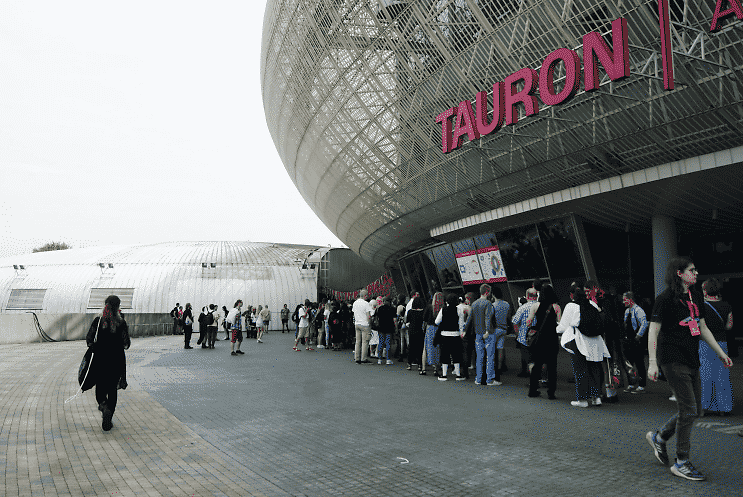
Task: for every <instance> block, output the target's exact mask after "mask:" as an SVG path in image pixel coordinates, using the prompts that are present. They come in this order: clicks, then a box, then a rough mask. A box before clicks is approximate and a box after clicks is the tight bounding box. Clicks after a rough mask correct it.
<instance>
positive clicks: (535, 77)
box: [505, 67, 539, 126]
mask: <svg viewBox="0 0 743 497" xmlns="http://www.w3.org/2000/svg"><path fill="white" fill-rule="evenodd" d="M519 81H524V88H523V89H522V90H521V91H519V92H516V83H518V82H519ZM538 82H539V74H537V71H535V70H534V69H530V68H527V67H525V68H524V69H521V70H519V71H516V72H515V73H513V74H511V75H510V76H508V77H507V78H506V81H505V85H506V102H505V107H506V126H511V125H513V124H516V123H517V122H518V121H519V114H518V111H517V110H516V104H517V103H519V102H521V103H523V104H524V107H525V108H526V115H527V116H533V115H535V114H539V102H538V101H537V97H536V96H535V95H534V92H535V91H536V89H537V83H538ZM514 92H515V93H514Z"/></svg>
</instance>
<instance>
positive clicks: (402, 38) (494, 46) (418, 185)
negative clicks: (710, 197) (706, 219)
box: [261, 0, 743, 267]
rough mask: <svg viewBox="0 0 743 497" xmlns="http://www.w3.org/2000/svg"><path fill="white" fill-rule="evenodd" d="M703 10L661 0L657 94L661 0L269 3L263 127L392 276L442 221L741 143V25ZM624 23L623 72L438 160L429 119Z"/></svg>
mask: <svg viewBox="0 0 743 497" xmlns="http://www.w3.org/2000/svg"><path fill="white" fill-rule="evenodd" d="M723 3H724V5H727V3H725V2H723ZM714 9H715V2H714V1H709V2H703V3H700V2H698V1H693V0H672V1H670V21H671V29H670V33H671V41H672V44H673V57H674V60H675V80H676V88H675V89H674V90H673V91H666V90H664V82H663V73H662V69H661V68H662V65H661V59H662V55H661V36H660V31H659V30H660V28H659V14H658V2H657V1H656V0H652V1H648V0H638V1H633V2H616V1H613V0H606V1H601V0H541V1H521V0H490V1H485V0H410V1H393V0H384V1H382V0H379V1H378V0H268V3H267V6H266V12H265V18H264V28H263V29H264V31H263V44H262V54H261V81H262V88H263V104H264V110H265V114H266V120H267V123H268V127H269V129H270V132H271V135H272V137H273V140H274V144H275V146H276V148H277V150H278V152H279V154H280V156H281V158H282V161H283V163H284V165H285V167H286V169H287V171H288V172H289V175H290V177H291V178H292V179H293V181H294V183H295V184H296V185H297V188H298V189H299V191H300V193H301V194H302V196H303V197H304V198H305V200H306V201H307V202H308V203H309V204H310V206H311V207H312V208H313V210H314V211H315V213H316V214H317V215H318V216H319V217H320V219H321V220H322V221H323V222H324V223H325V224H326V225H327V226H328V227H329V228H330V229H331V230H332V231H333V232H334V233H335V234H336V235H337V236H338V237H339V238H340V239H341V240H343V241H344V242H345V243H346V244H348V246H349V247H350V248H351V249H353V250H354V251H355V252H357V253H359V254H360V255H361V256H362V257H363V258H364V259H366V260H368V261H369V262H371V263H373V264H375V265H378V266H386V267H390V266H392V265H394V264H395V262H396V260H397V258H399V257H400V255H402V254H403V253H404V252H405V251H407V250H409V249H411V248H415V247H417V246H421V245H425V244H427V243H430V242H431V241H432V240H431V230H432V229H434V228H436V227H438V226H442V225H445V224H446V223H451V222H452V221H454V220H458V219H463V218H466V217H467V216H471V215H473V214H477V213H481V212H485V211H488V210H491V209H496V208H499V207H502V206H505V205H509V204H514V203H516V202H521V201H525V200H528V199H532V198H534V197H537V196H540V195H545V194H548V193H551V192H555V191H559V190H564V189H566V188H572V187H577V186H580V185H585V184H588V183H592V182H595V181H599V180H604V179H606V178H611V177H615V176H617V175H620V174H627V173H632V172H635V171H640V170H642V169H645V168H648V167H652V166H655V165H658V164H662V163H667V162H669V161H676V160H682V159H686V158H689V157H695V156H700V155H703V154H711V153H713V152H717V151H720V150H726V149H731V148H733V147H737V146H740V145H741V144H743V133H741V132H740V129H741V122H742V121H743V97H742V96H741V95H743V82H742V81H741V78H740V74H741V71H743V50H741V36H740V32H741V26H743V23H742V22H741V21H740V20H737V19H736V18H735V16H732V17H731V16H728V19H726V21H725V22H724V23H723V24H724V26H723V28H722V29H721V30H719V31H717V32H715V33H712V32H710V23H711V21H712V19H713V15H714ZM618 18H625V19H626V21H627V26H628V46H629V67H630V76H629V77H627V78H625V79H623V80H621V81H611V80H609V79H608V78H607V77H606V75H605V72H604V70H603V69H600V76H601V78H600V85H599V88H598V90H595V91H592V92H586V91H584V88H583V86H582V85H581V87H580V88H579V89H578V91H577V94H576V95H575V97H574V98H573V99H572V100H570V101H569V102H565V103H563V104H560V105H554V106H551V107H549V106H542V108H541V112H540V113H539V114H537V115H533V116H530V117H528V118H525V111H524V109H523V108H521V109H520V110H519V113H520V117H521V119H520V120H519V122H518V123H516V124H514V125H511V126H504V127H503V129H501V130H500V131H499V132H497V133H492V134H489V135H486V136H482V137H481V138H479V139H477V140H475V141H474V142H472V143H465V145H464V146H462V147H461V148H459V149H457V150H455V151H453V152H451V153H448V154H443V153H442V137H441V135H442V130H441V125H439V124H436V122H435V119H436V116H437V115H439V114H440V113H441V112H443V111H445V110H446V109H448V108H451V107H456V106H457V105H459V103H460V102H461V101H463V100H472V101H473V103H474V100H475V94H476V93H477V92H479V91H482V90H488V89H489V88H492V85H493V84H494V83H496V82H499V81H504V79H505V78H506V77H508V76H509V75H511V74H513V73H514V72H516V71H519V70H521V69H522V68H532V69H536V70H537V71H538V70H539V69H540V67H541V65H542V61H543V60H544V58H545V57H546V56H547V55H548V54H550V53H551V52H553V51H555V50H556V49H558V48H569V49H573V50H575V51H576V52H577V53H578V54H579V55H580V57H581V58H583V50H582V39H583V36H584V35H585V34H587V33H589V32H593V31H595V32H598V33H599V34H601V35H603V36H604V39H606V40H607V42H609V43H611V42H610V41H609V40H610V36H611V30H612V21H614V20H615V19H618ZM599 66H600V65H599ZM561 71H562V73H561ZM556 76H557V80H558V84H559V80H560V77H563V76H564V69H560V68H559V67H558V69H557V73H556ZM491 99H492V93H490V94H489V96H488V100H489V101H492V100H491Z"/></svg>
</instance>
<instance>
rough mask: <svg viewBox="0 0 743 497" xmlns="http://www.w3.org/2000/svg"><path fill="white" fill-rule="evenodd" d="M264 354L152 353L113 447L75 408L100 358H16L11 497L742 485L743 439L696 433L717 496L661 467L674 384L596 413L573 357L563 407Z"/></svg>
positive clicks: (85, 398)
mask: <svg viewBox="0 0 743 497" xmlns="http://www.w3.org/2000/svg"><path fill="white" fill-rule="evenodd" d="M265 341H266V342H267V343H265V344H260V345H258V344H255V343H254V342H253V341H247V342H246V343H244V345H243V350H245V351H246V355H245V356H242V357H231V356H230V355H229V352H228V351H227V350H228V343H227V342H224V341H220V342H217V348H216V350H200V349H199V348H198V347H197V348H196V349H194V350H189V351H184V350H183V342H182V337H172V336H171V337H167V336H166V337H151V338H138V339H135V340H134V341H133V345H132V348H131V349H130V350H129V351H128V352H127V368H128V373H127V377H128V380H129V384H130V386H129V388H128V389H127V390H125V391H119V405H118V407H117V409H116V414H115V416H114V420H113V421H114V428H113V430H111V431H110V432H108V433H104V432H103V431H102V430H101V415H100V413H99V412H98V410H97V409H96V404H95V396H94V394H93V392H92V391H90V392H86V393H85V394H83V395H82V396H81V397H79V398H77V399H75V400H73V401H72V402H70V403H68V404H65V403H64V401H65V399H67V398H69V397H71V396H72V395H73V394H74V393H75V391H76V389H77V386H78V385H77V381H76V373H77V367H78V364H79V361H80V358H81V357H82V354H83V352H84V350H85V344H84V342H61V343H44V344H24V345H2V346H0V421H2V425H0V426H1V427H2V428H1V430H2V431H1V432H0V448H2V449H4V450H1V451H0V468H3V470H2V471H3V472H2V478H1V479H0V495H3V496H15V495H20V496H24V497H25V496H36V495H39V496H47V495H49V496H52V495H53V496H57V495H73V496H78V495H96V496H97V495H120V496H128V495H137V496H153V497H154V496H161V495H164V496H171V495H173V496H188V495H196V496H226V495H228V496H232V495H235V496H247V495H270V496H273V495H293V496H302V495H344V496H346V495H354V494H356V495H364V496H365V495H389V496H399V495H451V496H457V497H460V496H483V495H526V494H529V495H622V496H623V497H624V496H626V495H632V496H633V497H639V496H644V495H648V496H650V495H657V494H658V493H667V492H674V493H676V494H680V495H683V494H689V493H690V492H691V493H693V494H694V495H734V494H735V493H736V492H737V491H738V490H739V489H740V488H741V485H742V484H743V480H742V478H741V473H740V471H739V468H740V464H741V461H742V460H743V457H742V456H741V453H742V452H741V450H740V440H742V439H740V438H739V437H737V436H735V435H730V434H727V435H726V434H724V433H721V432H716V431H714V430H713V429H701V428H695V430H694V434H693V436H694V437H695V438H697V441H693V448H694V453H695V455H696V454H699V456H698V459H697V458H696V457H695V459H694V460H695V462H696V461H697V460H698V461H702V462H703V464H701V465H700V466H701V467H702V468H704V469H705V470H706V472H708V476H710V480H711V481H710V482H705V483H701V484H700V483H695V482H687V481H684V480H681V479H679V478H676V477H673V476H671V475H670V473H669V472H668V469H667V468H663V467H662V466H660V465H658V464H657V463H656V462H655V461H654V458H653V456H652V453H650V450H649V447H647V446H646V445H647V444H646V442H645V441H644V439H643V433H644V432H643V430H645V429H647V428H646V427H654V426H659V423H660V422H661V421H662V420H664V419H665V418H666V417H667V416H668V414H669V413H670V412H671V410H672V404H671V403H669V402H668V401H667V396H668V394H667V392H666V389H667V387H666V386H665V385H663V384H655V385H652V386H651V388H649V390H653V392H648V393H647V394H645V395H642V396H627V395H625V396H623V401H622V403H621V404H617V405H615V406H605V407H602V408H601V409H588V410H581V409H575V408H571V407H569V406H568V405H567V403H568V401H569V400H570V395H571V394H572V392H571V388H572V387H571V386H570V385H566V384H565V382H564V378H565V372H566V369H565V364H566V363H565V358H564V357H563V358H562V360H563V362H562V369H561V379H560V382H559V384H558V397H559V399H560V400H559V401H548V400H546V399H526V397H525V394H526V388H525V386H524V383H525V380H523V379H520V378H516V377H515V371H511V372H509V373H507V374H506V375H505V376H504V382H505V385H504V386H503V387H498V388H493V387H480V386H476V385H474V384H473V383H472V381H470V382H454V381H449V382H447V383H442V382H437V381H436V380H435V379H434V378H432V377H431V376H430V375H429V376H427V377H421V376H418V375H417V374H416V373H415V372H414V371H413V372H408V371H405V369H404V365H402V364H400V363H396V364H395V365H393V366H377V365H376V364H374V365H368V366H358V365H356V364H354V363H353V362H352V361H351V360H350V355H349V353H348V351H344V352H330V351H317V352H314V353H309V352H304V351H303V352H302V353H299V354H297V353H294V352H291V349H290V347H291V345H290V343H291V338H290V336H289V335H286V336H282V335H281V334H278V335H277V334H276V333H271V334H270V335H269V337H268V339H267V340H265ZM515 352H516V351H509V354H510V355H509V357H510V360H509V362H510V365H511V367H512V368H513V367H514V366H516V360H515V359H516V357H517V354H516V353H515ZM738 379H739V377H736V380H738ZM736 380H734V381H736ZM738 392H739V388H736V394H737V393H738ZM736 398H740V397H736ZM717 420H720V422H723V421H724V422H726V423H731V424H740V420H739V416H734V417H733V418H728V419H722V420H721V418H715V421H717ZM705 421H706V419H705ZM715 426H717V425H715ZM699 438H702V439H703V440H701V441H699V440H698V439H699ZM671 449H675V446H669V451H671Z"/></svg>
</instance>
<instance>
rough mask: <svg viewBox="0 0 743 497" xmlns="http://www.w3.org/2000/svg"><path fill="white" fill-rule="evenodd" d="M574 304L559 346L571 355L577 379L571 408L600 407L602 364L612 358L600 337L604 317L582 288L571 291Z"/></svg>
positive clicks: (564, 319)
mask: <svg viewBox="0 0 743 497" xmlns="http://www.w3.org/2000/svg"><path fill="white" fill-rule="evenodd" d="M570 298H571V299H572V300H573V301H572V302H570V303H569V304H568V305H566V306H565V311H564V312H563V313H562V318H561V319H560V323H559V324H558V325H557V333H562V338H561V339H560V345H562V347H563V348H564V349H565V350H567V351H568V352H569V353H570V360H571V361H572V364H573V374H574V375H575V398H576V400H574V401H572V402H571V403H570V405H572V406H574V407H588V406H589V405H595V406H600V405H601V363H602V362H603V360H604V359H606V358H608V357H611V356H610V355H609V350H608V349H607V348H606V343H605V342H604V339H603V337H602V336H601V316H600V311H599V309H598V305H596V303H595V302H593V301H590V300H588V298H586V290H585V288H584V287H583V285H580V284H578V283H573V284H572V286H571V287H570Z"/></svg>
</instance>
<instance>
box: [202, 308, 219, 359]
mask: <svg viewBox="0 0 743 497" xmlns="http://www.w3.org/2000/svg"><path fill="white" fill-rule="evenodd" d="M218 322H219V314H218V313H217V306H216V305H214V304H210V305H209V309H208V310H207V313H206V316H205V317H204V325H205V326H206V347H207V348H209V349H213V348H214V342H215V341H216V340H217V326H218Z"/></svg>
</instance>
